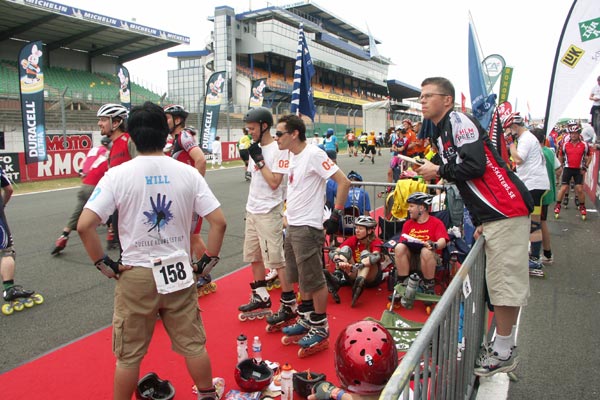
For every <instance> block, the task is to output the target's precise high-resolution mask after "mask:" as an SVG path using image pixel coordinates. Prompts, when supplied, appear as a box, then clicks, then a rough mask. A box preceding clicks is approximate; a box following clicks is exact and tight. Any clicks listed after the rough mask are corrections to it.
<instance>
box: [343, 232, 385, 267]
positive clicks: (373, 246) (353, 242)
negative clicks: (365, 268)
mask: <svg viewBox="0 0 600 400" xmlns="http://www.w3.org/2000/svg"><path fill="white" fill-rule="evenodd" d="M381 245H383V241H381V239H379V238H375V239H373V241H371V243H369V248H368V249H367V246H366V245H365V244H363V243H361V242H359V241H358V238H357V237H356V236H350V237H349V238H348V239H346V240H344V241H343V242H342V244H340V247H342V246H348V247H350V248H351V249H352V254H353V258H354V261H353V262H355V263H359V262H360V253H361V252H362V251H363V250H369V251H370V252H371V253H375V252H381ZM348 262H352V261H348Z"/></svg>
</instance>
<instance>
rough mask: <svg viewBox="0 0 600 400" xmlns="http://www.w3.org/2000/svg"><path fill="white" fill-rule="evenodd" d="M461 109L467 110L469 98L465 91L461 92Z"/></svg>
mask: <svg viewBox="0 0 600 400" xmlns="http://www.w3.org/2000/svg"><path fill="white" fill-rule="evenodd" d="M460 111H462V112H464V113H465V112H467V98H466V97H465V94H464V93H463V92H460Z"/></svg>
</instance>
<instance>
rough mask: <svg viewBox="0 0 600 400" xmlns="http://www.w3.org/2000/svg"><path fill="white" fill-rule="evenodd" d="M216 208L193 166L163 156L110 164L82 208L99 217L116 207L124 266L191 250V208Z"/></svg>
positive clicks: (105, 216) (202, 211) (147, 264)
mask: <svg viewBox="0 0 600 400" xmlns="http://www.w3.org/2000/svg"><path fill="white" fill-rule="evenodd" d="M219 206H220V203H219V201H218V200H217V198H216V197H215V196H214V194H213V193H212V191H211V190H210V188H209V187H208V184H207V183H206V181H205V180H204V177H202V175H200V174H199V173H198V170H196V168H194V167H191V166H189V165H187V164H184V163H182V162H179V161H177V160H175V159H173V158H170V157H166V156H139V157H136V158H134V159H132V160H131V161H128V162H126V163H124V164H121V165H119V166H117V167H114V168H111V169H109V170H108V172H107V173H106V174H105V175H104V177H103V178H102V179H101V180H100V182H99V183H98V185H97V186H96V189H95V190H94V192H93V193H92V196H91V197H90V199H89V200H88V202H87V204H86V205H85V208H88V209H90V210H92V211H93V212H95V213H96V214H97V215H98V216H99V217H100V219H101V220H102V221H106V220H107V219H108V217H109V216H110V215H111V214H112V213H113V212H114V211H115V209H118V211H119V238H120V240H121V245H122V247H123V254H122V262H123V264H124V265H134V266H141V267H149V268H151V267H152V263H151V259H152V258H156V257H164V256H167V255H170V254H172V253H173V252H175V251H177V250H180V249H183V250H185V252H186V253H187V254H188V255H189V254H190V229H191V223H192V214H193V212H194V211H195V212H196V213H198V215H200V216H205V215H207V214H210V213H211V212H213V211H214V210H216V209H217V208H218V207H219Z"/></svg>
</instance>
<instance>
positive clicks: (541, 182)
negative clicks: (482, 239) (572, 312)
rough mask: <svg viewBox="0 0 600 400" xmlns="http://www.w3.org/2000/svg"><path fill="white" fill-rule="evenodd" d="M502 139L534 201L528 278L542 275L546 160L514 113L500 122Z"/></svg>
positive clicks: (518, 174)
mask: <svg viewBox="0 0 600 400" xmlns="http://www.w3.org/2000/svg"><path fill="white" fill-rule="evenodd" d="M502 128H503V129H504V132H505V134H504V137H505V138H506V143H507V144H508V145H509V147H508V150H509V152H510V156H511V158H512V160H513V162H514V163H515V165H516V172H517V176H518V177H519V178H520V179H521V181H522V182H523V183H524V184H525V186H526V187H527V189H528V190H529V194H530V195H531V197H532V198H533V204H534V208H533V212H532V213H531V228H530V231H529V232H530V233H529V242H530V253H529V275H532V276H544V272H543V270H542V263H541V262H540V260H539V256H540V252H541V250H542V225H541V219H542V197H543V196H544V195H545V194H546V192H547V191H548V190H549V189H550V180H549V179H548V171H546V157H544V152H543V150H542V147H541V146H540V142H539V140H537V138H536V137H535V136H534V135H533V133H531V132H530V131H529V129H527V127H526V126H525V120H524V119H523V117H522V116H521V115H520V114H519V113H518V112H517V113H510V114H509V115H507V116H505V117H504V118H503V119H502Z"/></svg>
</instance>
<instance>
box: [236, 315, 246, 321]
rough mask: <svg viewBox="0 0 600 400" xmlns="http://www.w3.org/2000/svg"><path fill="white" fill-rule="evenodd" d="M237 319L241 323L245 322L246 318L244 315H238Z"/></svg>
mask: <svg viewBox="0 0 600 400" xmlns="http://www.w3.org/2000/svg"><path fill="white" fill-rule="evenodd" d="M238 319H239V320H240V321H242V322H244V321H246V316H245V315H244V313H239V314H238Z"/></svg>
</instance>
